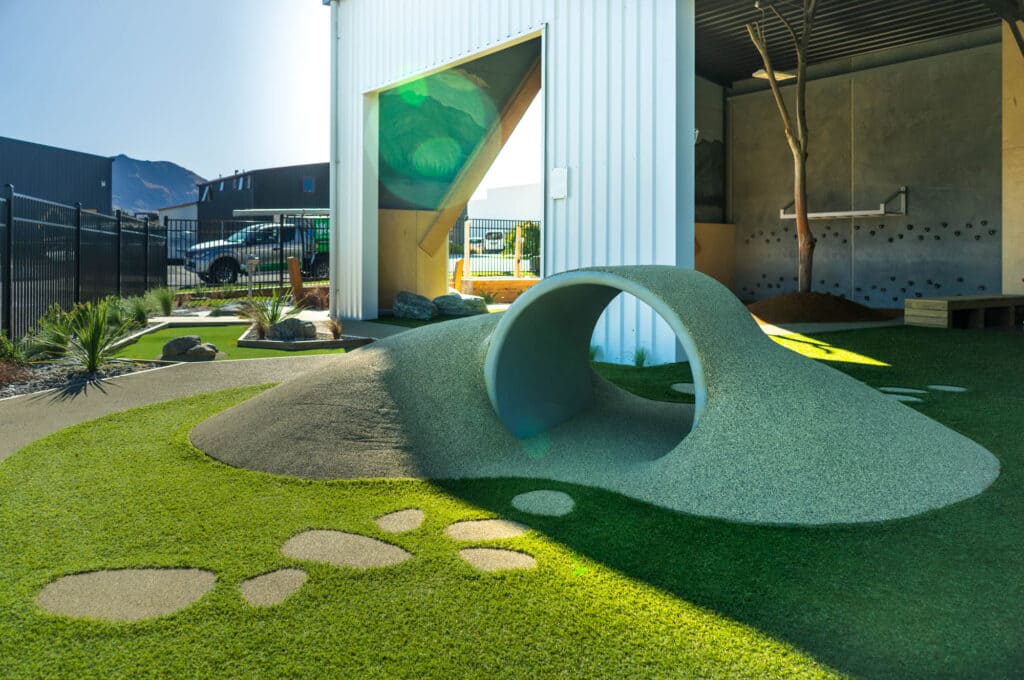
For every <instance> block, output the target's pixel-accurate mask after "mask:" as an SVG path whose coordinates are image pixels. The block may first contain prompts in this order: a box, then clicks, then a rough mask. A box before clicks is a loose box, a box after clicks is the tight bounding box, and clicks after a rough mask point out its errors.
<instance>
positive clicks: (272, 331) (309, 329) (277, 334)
mask: <svg viewBox="0 0 1024 680" xmlns="http://www.w3.org/2000/svg"><path fill="white" fill-rule="evenodd" d="M267 340H316V324H315V323H313V322H312V321H303V320H302V319H297V318H295V317H292V318H290V319H285V320H284V321H278V322H277V323H275V324H274V325H272V326H271V327H270V328H269V329H268V330H267Z"/></svg>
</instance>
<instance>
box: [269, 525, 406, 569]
mask: <svg viewBox="0 0 1024 680" xmlns="http://www.w3.org/2000/svg"><path fill="white" fill-rule="evenodd" d="M281 553H282V554H284V555H285V556H286V557H291V558H294V559H297V560H305V561H307V562H326V563H327V564H333V565H335V566H339V567H356V568H358V569H368V568H370V567H387V566H390V565H392V564H399V563H400V562H404V561H405V560H407V559H409V558H410V557H412V555H411V554H409V553H408V552H406V551H405V550H402V549H401V548H399V547H398V546H397V545H391V544H390V543H385V542H384V541H378V540H377V539H376V538H370V537H368V536H359V535H357V534H349V533H346V532H344V531H333V530H326V529H313V530H310V531H304V532H302V533H301V534H298V535H296V536H292V537H291V538H289V539H288V540H287V541H285V544H284V545H283V546H281Z"/></svg>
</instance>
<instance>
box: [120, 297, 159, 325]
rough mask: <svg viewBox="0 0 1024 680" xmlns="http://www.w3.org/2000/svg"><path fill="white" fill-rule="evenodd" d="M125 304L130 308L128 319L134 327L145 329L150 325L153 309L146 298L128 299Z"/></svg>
mask: <svg viewBox="0 0 1024 680" xmlns="http://www.w3.org/2000/svg"><path fill="white" fill-rule="evenodd" d="M125 304H126V306H127V307H128V319H129V320H130V322H131V323H132V324H133V325H135V326H139V327H145V326H146V324H148V323H149V314H150V312H151V311H153V307H152V305H151V304H150V302H149V300H148V299H147V298H146V297H145V296H142V295H139V296H136V297H130V298H126V299H125Z"/></svg>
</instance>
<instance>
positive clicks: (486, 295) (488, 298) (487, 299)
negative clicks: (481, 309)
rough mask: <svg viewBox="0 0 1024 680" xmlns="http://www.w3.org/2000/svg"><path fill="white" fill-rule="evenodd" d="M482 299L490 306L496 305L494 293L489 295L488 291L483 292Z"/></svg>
mask: <svg viewBox="0 0 1024 680" xmlns="http://www.w3.org/2000/svg"><path fill="white" fill-rule="evenodd" d="M480 297H482V298H483V299H484V302H485V303H487V304H489V305H493V304H494V294H493V293H488V292H487V291H483V292H482V293H480Z"/></svg>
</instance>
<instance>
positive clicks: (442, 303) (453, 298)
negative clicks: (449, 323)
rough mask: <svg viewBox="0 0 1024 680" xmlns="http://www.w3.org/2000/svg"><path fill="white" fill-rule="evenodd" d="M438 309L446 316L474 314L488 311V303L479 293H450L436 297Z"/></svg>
mask: <svg viewBox="0 0 1024 680" xmlns="http://www.w3.org/2000/svg"><path fill="white" fill-rule="evenodd" d="M434 304H435V305H437V311H439V312H440V313H441V314H444V315H445V316H474V315H476V314H486V313H487V303H486V302H485V301H484V299H483V298H482V297H479V296H477V295H459V294H457V293H449V294H448V295H442V296H440V297H436V298H434Z"/></svg>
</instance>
